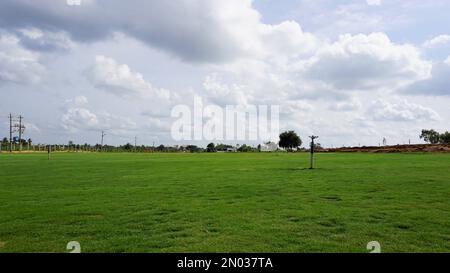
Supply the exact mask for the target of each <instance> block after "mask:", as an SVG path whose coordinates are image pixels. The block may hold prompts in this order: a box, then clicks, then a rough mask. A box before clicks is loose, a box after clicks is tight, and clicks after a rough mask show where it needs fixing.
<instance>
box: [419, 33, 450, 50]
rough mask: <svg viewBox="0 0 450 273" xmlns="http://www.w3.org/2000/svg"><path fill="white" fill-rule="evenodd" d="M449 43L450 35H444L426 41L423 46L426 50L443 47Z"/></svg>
mask: <svg viewBox="0 0 450 273" xmlns="http://www.w3.org/2000/svg"><path fill="white" fill-rule="evenodd" d="M449 43H450V35H447V34H444V35H439V36H436V37H434V38H433V39H430V40H427V41H425V42H424V43H423V45H422V46H423V47H425V48H433V47H437V46H443V45H446V44H449Z"/></svg>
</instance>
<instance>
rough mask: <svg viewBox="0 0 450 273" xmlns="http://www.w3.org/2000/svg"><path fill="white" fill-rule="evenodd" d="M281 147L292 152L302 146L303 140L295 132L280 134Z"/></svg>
mask: <svg viewBox="0 0 450 273" xmlns="http://www.w3.org/2000/svg"><path fill="white" fill-rule="evenodd" d="M279 145H280V147H282V148H285V149H287V150H288V151H292V150H293V149H294V148H298V147H300V146H301V145H302V140H301V139H300V137H299V136H298V135H297V134H296V133H295V132H294V131H288V132H284V133H281V134H280V142H279Z"/></svg>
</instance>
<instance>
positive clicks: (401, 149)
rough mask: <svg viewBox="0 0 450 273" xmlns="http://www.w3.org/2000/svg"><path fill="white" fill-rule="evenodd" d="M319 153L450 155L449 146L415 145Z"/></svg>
mask: <svg viewBox="0 0 450 273" xmlns="http://www.w3.org/2000/svg"><path fill="white" fill-rule="evenodd" d="M318 152H363V153H418V152H419V153H420V152H422V153H450V145H449V144H415V145H395V146H382V147H377V146H368V147H367V146H363V147H342V148H333V149H323V150H321V151H318Z"/></svg>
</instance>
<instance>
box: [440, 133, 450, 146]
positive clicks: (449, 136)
mask: <svg viewBox="0 0 450 273" xmlns="http://www.w3.org/2000/svg"><path fill="white" fill-rule="evenodd" d="M439 141H440V142H441V143H442V144H450V132H445V133H443V134H441V135H440V136H439Z"/></svg>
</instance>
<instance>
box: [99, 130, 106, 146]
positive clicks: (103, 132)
mask: <svg viewBox="0 0 450 273" xmlns="http://www.w3.org/2000/svg"><path fill="white" fill-rule="evenodd" d="M105 136H106V134H105V131H102V144H101V147H100V151H103V138H104V137H105Z"/></svg>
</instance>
